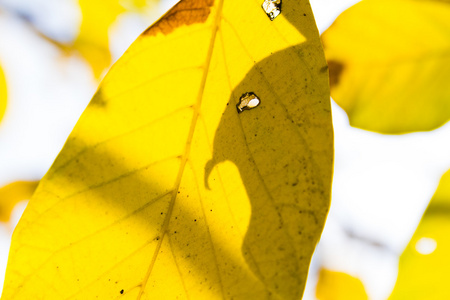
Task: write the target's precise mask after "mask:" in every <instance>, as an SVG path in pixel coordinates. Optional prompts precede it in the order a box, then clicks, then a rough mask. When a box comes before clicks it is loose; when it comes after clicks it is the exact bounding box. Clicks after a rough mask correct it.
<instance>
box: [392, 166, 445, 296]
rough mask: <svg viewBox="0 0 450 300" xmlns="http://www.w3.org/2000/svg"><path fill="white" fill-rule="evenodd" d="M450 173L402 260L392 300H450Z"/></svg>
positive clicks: (437, 192)
mask: <svg viewBox="0 0 450 300" xmlns="http://www.w3.org/2000/svg"><path fill="white" fill-rule="evenodd" d="M449 236H450V171H447V173H445V174H444V176H443V177H442V178H441V181H440V182H439V186H438V188H437V190H436V192H435V194H434V196H433V198H432V199H431V202H430V204H429V206H428V208H427V210H426V211H425V214H424V215H423V217H422V220H421V221H420V224H419V226H418V227H417V229H416V232H415V233H414V235H413V237H412V239H411V241H410V242H409V244H408V246H407V247H406V249H405V251H404V252H403V254H402V255H401V257H400V263H399V272H398V278H397V283H396V285H395V288H394V291H393V292H392V295H391V297H390V298H389V299H390V300H395V299H398V300H400V299H408V300H415V299H420V300H422V299H429V300H441V299H450V290H449V289H448V285H447V284H448V269H449V266H450V256H449V253H450V240H449Z"/></svg>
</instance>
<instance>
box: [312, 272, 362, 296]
mask: <svg viewBox="0 0 450 300" xmlns="http://www.w3.org/2000/svg"><path fill="white" fill-rule="evenodd" d="M316 297H317V299H318V300H367V299H368V296H367V294H366V290H365V289H364V285H363V284H362V282H361V280H359V279H358V278H355V277H353V276H350V275H349V274H346V273H342V272H336V271H330V270H326V269H322V270H320V273H319V281H318V282H317V286H316Z"/></svg>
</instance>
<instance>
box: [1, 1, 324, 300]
mask: <svg viewBox="0 0 450 300" xmlns="http://www.w3.org/2000/svg"><path fill="white" fill-rule="evenodd" d="M246 92H253V93H255V94H256V95H257V96H258V97H259V98H260V99H261V104H260V105H259V106H258V107H256V108H254V109H252V110H248V111H244V112H242V113H238V111H237V109H236V105H237V104H238V102H239V98H240V96H241V95H242V94H244V93H246ZM332 160H333V132H332V125H331V111H330V103H329V89H328V76H327V68H326V62H325V58H324V55H323V51H322V48H321V44H320V40H319V37H318V32H317V29H316V27H315V23H314V19H313V16H312V12H311V9H310V5H309V3H308V2H307V1H287V2H286V3H284V2H283V11H282V13H281V15H279V16H278V17H277V18H276V19H275V20H274V21H270V19H269V18H268V17H267V15H266V14H265V13H264V11H263V10H262V9H261V2H260V1H246V2H242V1H238V0H227V1H219V0H217V1H213V0H184V1H181V2H180V3H178V4H177V5H176V6H175V7H174V8H173V9H172V10H170V11H169V12H168V13H167V14H166V15H165V16H164V17H163V18H162V19H160V20H159V21H158V22H156V23H155V24H154V25H153V26H152V27H151V28H150V29H149V30H147V31H146V32H145V33H144V34H143V35H142V36H141V37H140V38H138V39H137V40H136V42H135V43H134V44H133V45H132V46H131V47H130V48H129V49H128V51H127V52H126V53H125V55H124V56H123V57H122V58H121V59H120V60H119V61H118V62H117V63H116V64H115V65H114V66H113V68H112V69H111V71H110V72H109V74H108V75H107V76H106V77H105V79H104V81H103V82H102V84H101V86H100V87H99V90H98V92H97V93H96V95H95V96H94V98H93V99H92V101H91V103H90V104H89V106H88V108H87V109H86V111H85V112H84V113H83V115H82V116H81V118H80V120H79V122H78V123H77V125H76V127H75V129H74V131H73V132H72V134H71V135H70V137H69V139H68V140H67V142H66V145H65V146H64V148H63V150H62V151H61V153H60V155H59V156H58V158H57V159H56V161H55V162H54V164H53V166H52V168H51V169H50V170H49V172H48V173H47V174H46V176H45V177H44V179H42V181H41V184H40V185H39V188H38V190H37V191H36V193H35V196H34V197H33V199H32V200H31V201H30V203H29V205H28V207H27V209H26V211H25V213H24V215H23V217H22V219H21V221H20V222H19V224H18V226H17V228H16V231H15V233H14V236H13V241H12V247H11V251H10V260H9V263H8V268H7V274H6V280H5V287H4V292H3V295H2V299H4V300H5V299H37V298H47V299H67V298H72V299H93V298H94V299H95V298H96V297H98V298H102V299H114V298H116V297H119V296H121V295H122V296H124V297H126V298H129V299H188V298H189V299H232V298H233V299H299V298H300V297H301V294H302V293H303V289H304V284H305V280H306V276H307V272H308V267H309V262H310V258H311V255H312V253H313V251H314V247H315V245H316V243H317V241H318V239H319V236H320V234H321V231H322V228H323V224H324V222H325V217H326V214H327V212H328V207H329V200H330V188H331V174H332Z"/></svg>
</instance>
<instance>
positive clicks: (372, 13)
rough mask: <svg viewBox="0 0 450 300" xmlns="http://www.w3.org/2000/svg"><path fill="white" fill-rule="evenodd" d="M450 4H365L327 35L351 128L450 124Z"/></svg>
mask: <svg viewBox="0 0 450 300" xmlns="http://www.w3.org/2000/svg"><path fill="white" fill-rule="evenodd" d="M449 16H450V2H448V1H410V0H398V1H389V0H365V1H362V2H360V3H358V4H356V5H355V6H353V7H351V8H350V9H348V10H347V11H345V12H344V13H342V14H341V15H340V16H339V17H338V18H337V20H336V21H335V22H334V24H333V25H332V26H331V27H330V28H329V29H328V30H327V31H326V32H324V33H323V35H322V40H323V43H324V48H325V54H326V57H327V60H328V63H329V67H330V82H331V96H332V97H333V99H334V100H335V101H336V102H337V103H338V104H339V105H340V106H341V107H342V108H343V109H344V110H345V111H346V112H347V114H348V116H349V119H350V124H351V125H353V126H356V127H360V128H363V129H367V130H373V131H378V132H382V133H405V132H411V131H422V130H431V129H434V128H436V127H438V126H440V125H442V124H444V123H445V122H447V121H448V120H449V119H450V84H449V78H450V39H449V38H448V37H449V36H450V18H449Z"/></svg>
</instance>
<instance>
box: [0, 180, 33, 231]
mask: <svg viewBox="0 0 450 300" xmlns="http://www.w3.org/2000/svg"><path fill="white" fill-rule="evenodd" d="M38 183H39V181H16V182H13V183H10V184H8V185H6V186H4V187H2V188H0V222H2V223H7V222H9V219H10V217H11V212H12V210H13V208H14V206H15V205H16V204H17V203H19V202H21V201H24V200H28V199H30V198H31V195H33V193H34V190H35V189H36V187H37V185H38Z"/></svg>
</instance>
